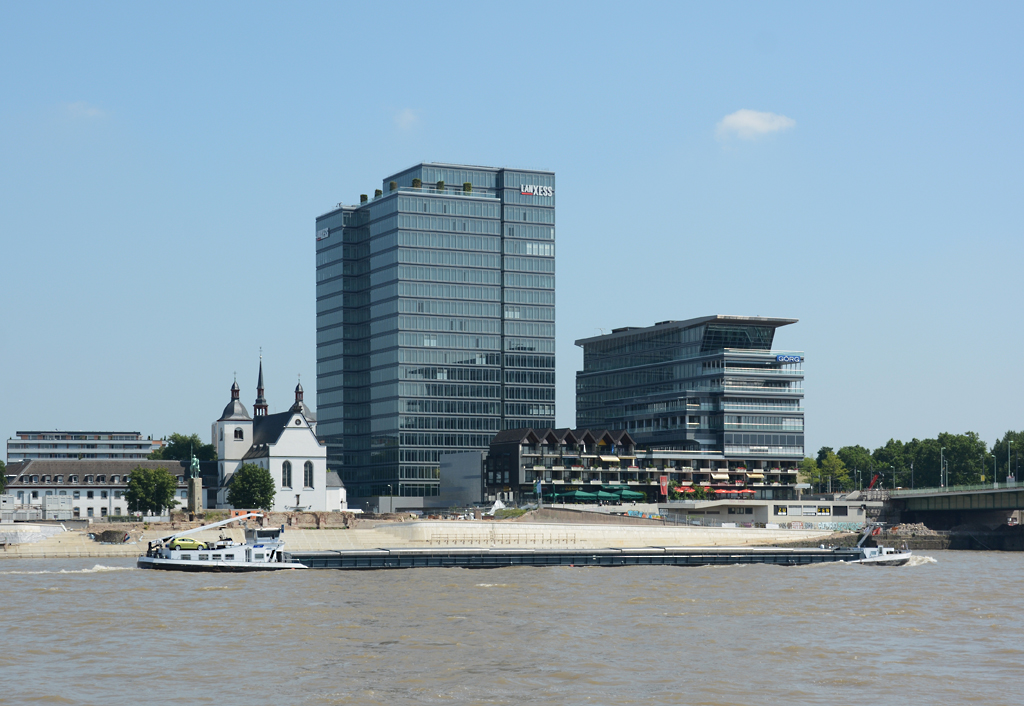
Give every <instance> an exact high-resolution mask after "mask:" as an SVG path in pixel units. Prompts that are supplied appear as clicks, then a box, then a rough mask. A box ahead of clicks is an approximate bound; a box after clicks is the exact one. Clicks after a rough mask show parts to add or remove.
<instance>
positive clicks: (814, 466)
mask: <svg viewBox="0 0 1024 706" xmlns="http://www.w3.org/2000/svg"><path fill="white" fill-rule="evenodd" d="M820 472H821V471H820V470H819V469H818V462H817V461H815V460H814V459H813V458H811V457H810V456H805V457H804V460H803V461H801V462H800V471H799V473H797V478H798V479H799V481H800V482H801V483H816V482H817V481H818V475H819V473H820Z"/></svg>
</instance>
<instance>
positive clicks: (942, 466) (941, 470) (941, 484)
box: [939, 446, 946, 488]
mask: <svg viewBox="0 0 1024 706" xmlns="http://www.w3.org/2000/svg"><path fill="white" fill-rule="evenodd" d="M945 451H946V447H945V446H943V447H942V448H941V449H939V487H940V488H945V487H946V480H945V479H946V476H945V470H944V469H945V466H946V461H945V458H944V456H943V454H944V453H945Z"/></svg>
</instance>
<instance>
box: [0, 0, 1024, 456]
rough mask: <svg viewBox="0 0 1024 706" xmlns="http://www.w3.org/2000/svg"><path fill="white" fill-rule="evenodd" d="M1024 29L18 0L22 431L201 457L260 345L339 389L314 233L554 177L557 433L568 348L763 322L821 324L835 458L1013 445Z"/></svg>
mask: <svg viewBox="0 0 1024 706" xmlns="http://www.w3.org/2000/svg"><path fill="white" fill-rule="evenodd" d="M1022 19H1024V10H1022V6H1021V5H1019V4H1011V3H986V4H981V5H970V6H968V5H965V4H960V5H957V4H950V3H923V2H919V3H909V2H908V3H900V4H883V3H861V4H839V3H828V4H820V3H774V4H771V3H706V4H684V3H639V4H638V3H633V4H627V3H535V2H517V3H514V4H512V5H508V4H506V5H495V4H486V3H483V4H481V3H476V4H470V3H455V4H452V3H415V4H414V3H405V2H398V3H375V4H366V3H361V4H358V5H357V4H354V3H351V4H341V3H302V4H297V3H295V4H283V3H281V4H270V3H226V2H225V3H215V4H212V5H211V4H198V3H179V4H175V5H173V6H172V5H159V4H154V3H145V4H140V3H125V4H118V3H89V4H86V3H45V2H44V3H11V2H9V3H4V4H2V5H0V59H2V63H3V65H4V66H5V69H6V70H5V71H4V72H3V73H2V74H0V135H2V139H0V165H2V169H0V244H2V251H0V252H2V253H3V263H4V268H3V272H4V274H3V277H4V284H5V286H4V287H3V292H4V294H3V297H4V299H3V306H2V307H0V311H2V320H0V324H2V325H0V331H2V336H3V340H2V341H0V344H2V346H0V350H2V351H3V353H2V360H3V365H2V368H0V370H2V372H0V399H2V400H3V404H2V406H0V432H3V433H4V434H5V435H6V436H10V435H12V434H13V433H14V432H15V431H16V430H18V429H36V428H38V429H55V428H61V429H65V428H70V429H94V428H103V429H129V430H137V431H141V432H143V433H144V434H147V435H150V434H151V435H153V436H154V437H159V436H163V435H165V434H169V433H171V432H174V431H183V432H199V433H200V434H202V435H203V436H204V437H206V436H208V435H209V424H210V423H211V422H212V421H213V420H214V419H216V417H217V416H218V414H219V412H220V410H221V409H222V408H223V406H224V404H226V402H227V400H228V398H229V395H228V388H229V386H230V385H231V379H232V374H233V372H234V371H237V372H238V381H239V384H240V385H241V386H242V389H243V395H242V397H243V401H244V402H245V403H246V405H248V406H250V407H251V404H252V399H253V397H254V396H255V393H254V387H255V378H256V367H257V363H258V355H259V349H260V347H262V348H263V351H264V363H265V372H266V377H267V385H268V390H267V395H268V399H269V401H270V404H271V407H272V409H273V408H276V409H278V410H280V409H284V408H285V407H287V406H288V405H289V404H290V402H291V396H292V389H293V388H294V385H295V381H296V377H297V375H298V374H302V377H303V380H304V381H305V382H304V387H305V388H306V390H307V398H312V397H313V394H312V393H313V391H314V388H315V322H314V297H315V293H314V218H315V217H316V216H317V215H318V214H320V213H323V212H324V211H327V210H329V209H330V208H332V207H333V206H334V204H336V203H338V202H344V203H353V202H356V201H357V200H358V198H359V194H361V193H372V191H371V190H372V189H373V188H375V187H377V186H379V184H380V181H381V179H382V178H383V177H384V176H386V175H387V174H390V173H392V172H394V171H398V170H400V169H403V168H405V167H408V166H410V165H412V164H415V163H417V162H420V161H444V162H461V163H468V164H483V165H493V166H512V167H514V166H521V167H528V168H541V169H553V170H554V171H555V172H556V175H557V177H556V178H557V195H558V204H557V209H558V230H557V243H558V259H557V262H558V288H557V301H558V321H557V331H558V370H557V375H558V378H557V379H558V400H557V405H558V415H557V416H558V424H559V425H560V426H572V425H574V423H575V418H574V414H575V411H574V403H573V389H574V375H575V371H576V370H577V369H579V368H580V367H581V366H582V355H581V353H580V349H578V348H576V347H575V346H574V345H573V341H574V340H575V339H578V338H583V337H588V336H592V335H595V334H597V333H599V330H600V329H604V330H608V329H611V328H613V327H618V326H625V325H649V324H652V323H654V322H656V321H662V320H665V319H685V318H691V317H695V316H702V315H707V314H714V313H721V314H761V315H768V316H783V317H793V318H798V319H800V322H799V323H798V324H796V325H793V326H789V327H786V328H783V329H781V330H780V331H779V334H778V336H777V337H776V344H777V347H779V348H783V349H790V350H803V351H805V354H806V358H807V361H806V364H805V368H806V374H807V381H806V388H807V398H806V409H807V446H808V450H809V451H811V452H813V451H814V450H816V449H817V448H818V447H819V446H822V445H830V446H835V447H839V446H843V445H846V444H854V443H861V444H864V445H866V446H869V447H874V446H878V445H880V444H882V443H884V442H885V441H886V440H887V439H889V438H890V437H895V438H902V439H909V438H911V437H915V436H916V437H926V436H934V435H935V434H937V433H939V432H941V431H952V432H962V431H967V430H973V431H977V432H979V433H980V434H981V436H982V438H984V439H985V440H987V441H989V442H991V441H992V440H994V439H995V438H996V437H997V436H999V435H1001V434H1002V433H1003V432H1004V431H1005V430H1007V429H1010V428H1013V429H1019V428H1021V427H1024V424H1022V412H1024V400H1022V393H1024V385H1022V382H1024V374H1022V372H1021V366H1020V365H1019V364H1018V359H1019V357H1020V353H1019V351H1020V350H1021V348H1022V346H1024V340H1022V333H1021V327H1020V326H1019V320H1020V305H1021V282H1020V279H1019V278H1020V272H1021V263H1022V262H1024V238H1022V230H1024V228H1022V226H1024V212H1022V199H1021V194H1022V193H1024V177H1022V172H1021V164H1022V159H1021V158H1022V152H1024V149H1022V147H1024V146H1022V134H1024V131H1022V130H1021V128H1020V125H1019V123H1020V120H1021V116H1022V115H1024V91H1022V90H1021V89H1022V80H1021V67H1022V66H1024V56H1022V54H1024V49H1022V46H1024V45H1022V43H1021V42H1020V37H1021V36H1022V30H1024V22H1022ZM738 111H750V112H746V113H738ZM729 116H732V117H729Z"/></svg>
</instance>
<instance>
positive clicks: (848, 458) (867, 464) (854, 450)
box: [836, 445, 873, 487]
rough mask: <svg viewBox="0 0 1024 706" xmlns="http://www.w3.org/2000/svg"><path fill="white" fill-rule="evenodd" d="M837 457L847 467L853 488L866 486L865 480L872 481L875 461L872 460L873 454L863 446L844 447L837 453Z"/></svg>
mask: <svg viewBox="0 0 1024 706" xmlns="http://www.w3.org/2000/svg"><path fill="white" fill-rule="evenodd" d="M836 456H838V457H839V460H841V461H842V462H843V465H845V466H846V471H847V473H848V474H849V476H850V485H851V487H853V486H858V487H860V486H862V485H866V483H865V482H864V479H865V478H867V479H868V480H870V479H871V475H870V472H871V467H872V465H873V460H872V458H871V452H870V451H868V450H867V449H866V448H864V447H863V446H860V445H857V446H844V447H843V448H841V449H839V450H838V451H836ZM858 474H859V476H858ZM858 483H859V485H858Z"/></svg>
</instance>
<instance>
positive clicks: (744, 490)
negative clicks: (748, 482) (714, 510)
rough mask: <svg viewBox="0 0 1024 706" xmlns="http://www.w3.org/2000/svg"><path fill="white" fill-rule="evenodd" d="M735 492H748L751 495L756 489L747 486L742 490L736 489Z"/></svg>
mask: <svg viewBox="0 0 1024 706" xmlns="http://www.w3.org/2000/svg"><path fill="white" fill-rule="evenodd" d="M736 492H737V493H750V494H751V495H753V494H754V493H756V492H757V491H756V490H750V489H749V488H744V489H743V490H737V491H736Z"/></svg>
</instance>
